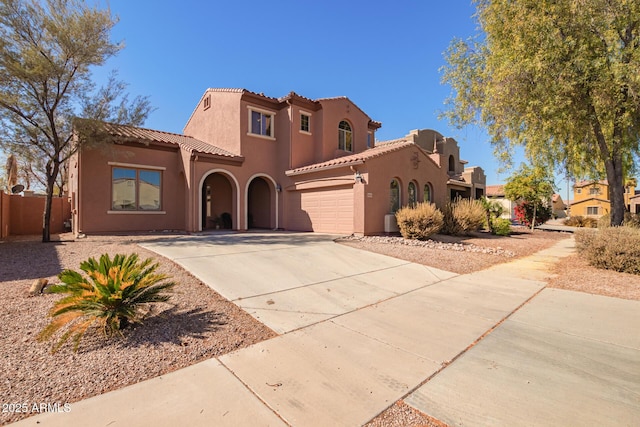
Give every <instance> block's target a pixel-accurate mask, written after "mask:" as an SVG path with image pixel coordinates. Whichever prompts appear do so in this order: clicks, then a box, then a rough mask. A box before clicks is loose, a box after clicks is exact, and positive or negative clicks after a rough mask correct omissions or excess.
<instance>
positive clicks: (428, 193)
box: [423, 183, 433, 203]
mask: <svg viewBox="0 0 640 427" xmlns="http://www.w3.org/2000/svg"><path fill="white" fill-rule="evenodd" d="M423 200H424V201H425V202H429V203H431V202H433V190H432V189H431V184H429V183H426V184H425V185H424V199H423Z"/></svg>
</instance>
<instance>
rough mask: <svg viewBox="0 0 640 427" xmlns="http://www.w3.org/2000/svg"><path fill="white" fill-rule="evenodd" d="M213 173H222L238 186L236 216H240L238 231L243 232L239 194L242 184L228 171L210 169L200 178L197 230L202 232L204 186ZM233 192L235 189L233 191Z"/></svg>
mask: <svg viewBox="0 0 640 427" xmlns="http://www.w3.org/2000/svg"><path fill="white" fill-rule="evenodd" d="M212 173H221V174H225V175H227V176H228V177H231V179H232V180H233V183H234V184H235V185H236V188H235V190H236V212H237V213H236V215H237V216H238V225H237V229H238V230H242V227H241V224H240V195H239V194H238V192H239V191H240V184H238V180H237V179H236V177H235V176H234V175H233V174H232V173H231V172H229V171H228V170H226V169H219V168H218V169H210V170H208V171H207V172H205V173H204V174H203V175H202V178H200V184H199V185H198V194H197V197H198V227H197V230H198V231H202V186H203V185H204V181H205V180H206V179H207V177H208V176H209V175H211V174H212ZM232 190H233V189H232ZM232 197H233V192H232Z"/></svg>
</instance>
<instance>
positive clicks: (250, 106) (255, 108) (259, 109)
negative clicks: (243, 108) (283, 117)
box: [247, 105, 276, 116]
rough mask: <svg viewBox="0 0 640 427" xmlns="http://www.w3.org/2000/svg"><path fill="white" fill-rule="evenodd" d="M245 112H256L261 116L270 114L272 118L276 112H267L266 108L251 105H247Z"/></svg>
mask: <svg viewBox="0 0 640 427" xmlns="http://www.w3.org/2000/svg"><path fill="white" fill-rule="evenodd" d="M247 110H252V111H257V112H258V113H262V114H271V115H272V116H275V115H276V111H273V110H267V109H266V108H260V107H254V106H253V105H247Z"/></svg>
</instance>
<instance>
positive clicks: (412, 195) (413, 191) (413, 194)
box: [407, 181, 418, 207]
mask: <svg viewBox="0 0 640 427" xmlns="http://www.w3.org/2000/svg"><path fill="white" fill-rule="evenodd" d="M407 195H408V196H409V197H408V198H409V206H410V207H414V206H415V205H416V203H417V202H418V190H417V188H416V183H415V182H413V181H412V182H410V183H409V187H408V188H407Z"/></svg>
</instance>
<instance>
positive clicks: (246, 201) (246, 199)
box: [244, 173, 280, 230]
mask: <svg viewBox="0 0 640 427" xmlns="http://www.w3.org/2000/svg"><path fill="white" fill-rule="evenodd" d="M258 177H263V178H268V179H269V180H270V181H271V183H272V184H273V192H274V193H275V195H276V228H274V230H277V229H278V228H279V226H280V215H279V210H278V203H279V194H278V189H277V187H278V184H277V183H276V180H275V179H273V178H271V177H270V176H269V175H267V174H266V173H256V174H253V175H251V177H249V179H248V180H247V185H246V187H245V189H244V220H245V224H247V230H248V229H249V185H250V184H251V181H253V180H254V179H255V178H258Z"/></svg>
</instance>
